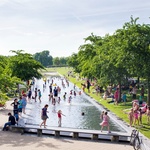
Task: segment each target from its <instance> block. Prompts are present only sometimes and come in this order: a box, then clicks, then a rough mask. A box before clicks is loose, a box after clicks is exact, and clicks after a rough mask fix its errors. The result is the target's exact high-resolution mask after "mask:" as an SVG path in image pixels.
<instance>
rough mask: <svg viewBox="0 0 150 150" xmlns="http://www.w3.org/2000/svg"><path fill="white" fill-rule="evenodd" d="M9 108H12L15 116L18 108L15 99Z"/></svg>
mask: <svg viewBox="0 0 150 150" xmlns="http://www.w3.org/2000/svg"><path fill="white" fill-rule="evenodd" d="M11 106H13V113H14V115H15V114H16V113H17V112H18V106H19V102H18V100H17V98H15V99H14V102H13V103H11Z"/></svg>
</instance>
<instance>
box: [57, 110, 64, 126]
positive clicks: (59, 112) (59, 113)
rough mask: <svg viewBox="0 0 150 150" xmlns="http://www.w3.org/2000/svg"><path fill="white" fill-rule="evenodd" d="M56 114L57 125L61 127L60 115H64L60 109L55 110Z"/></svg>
mask: <svg viewBox="0 0 150 150" xmlns="http://www.w3.org/2000/svg"><path fill="white" fill-rule="evenodd" d="M57 115H58V127H61V121H62V115H63V116H65V115H64V114H62V111H61V110H59V111H58V112H57Z"/></svg>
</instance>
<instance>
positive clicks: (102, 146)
mask: <svg viewBox="0 0 150 150" xmlns="http://www.w3.org/2000/svg"><path fill="white" fill-rule="evenodd" d="M35 149H36V150H42V149H44V150H84V149H85V150H93V149H95V150H98V149H99V150H117V149H119V150H133V147H132V146H130V145H129V144H126V143H112V142H106V141H98V142H94V141H90V140H80V139H79V140H73V139H70V138H54V137H36V136H33V135H20V134H19V133H13V132H9V131H5V132H4V131H0V150H35Z"/></svg>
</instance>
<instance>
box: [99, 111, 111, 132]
mask: <svg viewBox="0 0 150 150" xmlns="http://www.w3.org/2000/svg"><path fill="white" fill-rule="evenodd" d="M100 126H101V132H102V130H103V127H104V126H106V127H107V130H108V133H111V132H110V128H109V116H108V115H107V112H105V114H104V115H103V121H102V122H101V123H100Z"/></svg>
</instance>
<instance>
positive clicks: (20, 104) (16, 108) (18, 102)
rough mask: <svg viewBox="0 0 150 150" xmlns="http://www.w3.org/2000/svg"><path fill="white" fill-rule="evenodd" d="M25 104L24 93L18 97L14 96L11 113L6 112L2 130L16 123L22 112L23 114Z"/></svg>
mask: <svg viewBox="0 0 150 150" xmlns="http://www.w3.org/2000/svg"><path fill="white" fill-rule="evenodd" d="M26 105H27V99H26V94H25V93H24V94H23V95H22V96H20V97H19V99H17V98H15V99H14V102H12V103H11V106H12V107H13V114H12V113H10V112H9V113H8V116H9V118H8V122H6V123H5V124H4V127H3V131H5V130H7V129H8V128H7V127H8V126H11V125H15V124H18V121H19V118H20V117H21V116H22V113H24V114H25V108H26Z"/></svg>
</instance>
